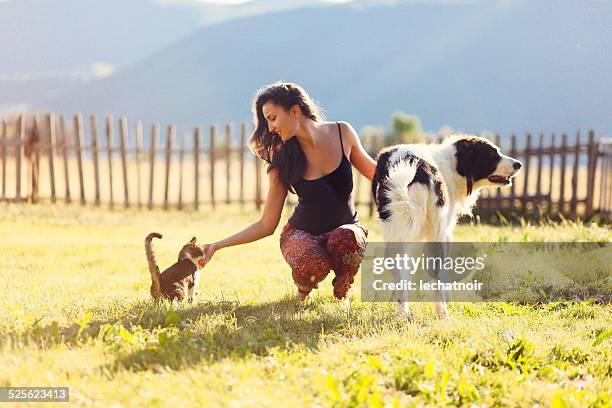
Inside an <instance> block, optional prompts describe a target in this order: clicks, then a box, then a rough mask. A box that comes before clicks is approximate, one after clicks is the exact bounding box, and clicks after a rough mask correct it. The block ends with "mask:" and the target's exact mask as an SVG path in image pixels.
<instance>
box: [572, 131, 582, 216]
mask: <svg viewBox="0 0 612 408" xmlns="http://www.w3.org/2000/svg"><path fill="white" fill-rule="evenodd" d="M579 162H580V131H578V132H576V148H575V149H574V169H573V172H572V199H571V201H570V210H571V214H572V217H573V218H575V217H576V215H577V213H578V212H577V206H578V164H579Z"/></svg>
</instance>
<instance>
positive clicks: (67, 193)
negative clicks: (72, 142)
mask: <svg viewBox="0 0 612 408" xmlns="http://www.w3.org/2000/svg"><path fill="white" fill-rule="evenodd" d="M60 133H61V134H62V158H63V159H64V181H65V186H64V187H65V190H66V191H65V192H64V201H66V204H70V203H71V202H72V199H71V198H70V178H69V174H70V173H69V172H68V138H67V137H66V123H65V122H64V116H63V115H60Z"/></svg>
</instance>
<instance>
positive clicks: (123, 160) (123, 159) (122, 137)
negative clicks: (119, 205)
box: [119, 116, 130, 208]
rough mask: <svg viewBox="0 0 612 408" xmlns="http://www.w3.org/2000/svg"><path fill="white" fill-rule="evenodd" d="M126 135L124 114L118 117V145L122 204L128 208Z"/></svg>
mask: <svg viewBox="0 0 612 408" xmlns="http://www.w3.org/2000/svg"><path fill="white" fill-rule="evenodd" d="M127 137H128V130H127V119H126V118H125V116H122V117H120V118H119V146H120V149H121V150H120V153H121V167H122V169H123V206H124V207H125V208H128V207H129V206H130V192H129V185H128V169H127V154H126V140H127Z"/></svg>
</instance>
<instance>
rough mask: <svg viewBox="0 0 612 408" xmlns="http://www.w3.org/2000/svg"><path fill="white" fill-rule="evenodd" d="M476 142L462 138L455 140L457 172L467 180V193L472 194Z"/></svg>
mask: <svg viewBox="0 0 612 408" xmlns="http://www.w3.org/2000/svg"><path fill="white" fill-rule="evenodd" d="M473 153H474V142H473V141H471V140H469V139H461V140H458V141H456V142H455V157H456V158H457V172H458V173H459V174H460V175H461V176H463V177H465V178H466V180H467V195H470V194H472V189H473V187H474V166H475V163H474V159H475V157H474V154H473Z"/></svg>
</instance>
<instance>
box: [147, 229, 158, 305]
mask: <svg viewBox="0 0 612 408" xmlns="http://www.w3.org/2000/svg"><path fill="white" fill-rule="evenodd" d="M161 237H162V235H161V234H159V233H157V232H152V233H150V234H149V235H147V237H146V238H145V253H146V254H147V262H148V264H149V272H151V296H152V297H153V299H155V300H158V299H160V298H161V297H162V293H161V285H160V275H161V274H160V272H159V266H157V261H156V260H155V253H154V252H153V245H152V243H151V241H152V240H153V238H161Z"/></svg>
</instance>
